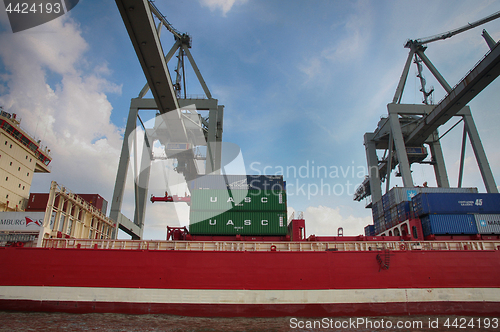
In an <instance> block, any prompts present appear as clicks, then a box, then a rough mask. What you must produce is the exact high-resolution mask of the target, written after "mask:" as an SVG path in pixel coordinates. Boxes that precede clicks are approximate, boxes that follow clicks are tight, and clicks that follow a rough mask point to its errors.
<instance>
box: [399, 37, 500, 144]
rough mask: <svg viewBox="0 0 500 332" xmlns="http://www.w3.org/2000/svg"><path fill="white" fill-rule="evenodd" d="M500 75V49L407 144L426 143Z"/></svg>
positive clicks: (461, 82) (471, 73)
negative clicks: (440, 127) (439, 128)
mask: <svg viewBox="0 0 500 332" xmlns="http://www.w3.org/2000/svg"><path fill="white" fill-rule="evenodd" d="M498 75H500V47H499V46H498V45H497V46H496V47H495V48H494V49H493V50H491V52H490V53H489V54H488V55H486V56H485V57H484V58H483V60H481V61H480V62H479V63H478V64H477V65H476V67H474V68H473V69H472V70H471V71H470V72H469V74H468V75H467V76H465V78H464V79H462V80H461V81H460V82H459V83H458V84H457V85H456V86H455V87H454V88H453V89H452V90H451V91H450V92H449V93H448V95H447V96H446V97H445V98H444V99H443V100H442V101H441V102H440V103H439V104H438V105H437V106H436V107H435V108H434V110H433V111H432V112H431V113H430V114H429V115H427V116H425V117H424V118H423V119H422V120H421V121H420V123H419V124H418V125H417V128H416V129H415V130H414V131H413V132H412V133H411V134H410V135H409V136H408V138H407V139H406V143H407V144H421V143H423V142H425V140H426V139H427V137H429V136H430V135H431V134H432V133H433V132H434V131H435V130H436V129H438V127H439V126H441V125H442V124H444V123H446V122H447V121H448V120H449V119H451V118H452V117H453V116H454V115H456V114H457V113H458V112H459V111H460V110H461V109H462V108H463V107H464V106H465V105H466V104H467V103H468V102H470V101H471V100H472V99H473V98H474V97H475V96H476V95H477V94H479V93H480V92H481V91H482V90H483V89H484V88H486V87H487V86H488V85H489V84H490V83H491V82H493V80H495V79H496V78H497V77H498Z"/></svg>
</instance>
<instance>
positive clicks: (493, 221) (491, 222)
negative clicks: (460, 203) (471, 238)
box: [474, 214, 500, 234]
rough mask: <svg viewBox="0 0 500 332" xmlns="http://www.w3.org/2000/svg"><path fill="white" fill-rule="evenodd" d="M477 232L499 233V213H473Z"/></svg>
mask: <svg viewBox="0 0 500 332" xmlns="http://www.w3.org/2000/svg"><path fill="white" fill-rule="evenodd" d="M474 218H475V219H476V226H477V230H478V232H479V234H500V214H475V215H474Z"/></svg>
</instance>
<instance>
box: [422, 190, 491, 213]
mask: <svg viewBox="0 0 500 332" xmlns="http://www.w3.org/2000/svg"><path fill="white" fill-rule="evenodd" d="M412 205H413V211H414V212H415V213H416V214H417V215H418V216H423V215H427V214H461V213H488V214H491V213H500V194H470V193H460V194H458V193H421V194H418V195H417V196H415V197H413V199H412Z"/></svg>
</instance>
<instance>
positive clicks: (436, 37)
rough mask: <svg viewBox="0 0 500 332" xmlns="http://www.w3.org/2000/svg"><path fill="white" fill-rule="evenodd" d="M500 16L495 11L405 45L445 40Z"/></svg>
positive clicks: (410, 41)
mask: <svg viewBox="0 0 500 332" xmlns="http://www.w3.org/2000/svg"><path fill="white" fill-rule="evenodd" d="M499 17H500V11H498V12H496V13H494V14H491V15H489V16H487V17H485V18H482V19H480V20H478V21H475V22H472V23H468V24H467V25H464V26H463V27H460V28H457V29H454V30H450V31H447V32H444V33H440V34H437V35H434V36H430V37H426V38H419V39H415V40H411V39H410V40H408V41H407V42H406V45H405V47H406V48H410V47H411V45H424V44H429V43H432V42H434V41H438V40H443V39H447V38H450V37H453V36H454V35H457V34H459V33H462V32H464V31H467V30H470V29H472V28H475V27H477V26H480V25H482V24H485V23H488V22H490V21H493V20H495V19H497V18H499Z"/></svg>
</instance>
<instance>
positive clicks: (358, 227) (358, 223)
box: [304, 205, 373, 236]
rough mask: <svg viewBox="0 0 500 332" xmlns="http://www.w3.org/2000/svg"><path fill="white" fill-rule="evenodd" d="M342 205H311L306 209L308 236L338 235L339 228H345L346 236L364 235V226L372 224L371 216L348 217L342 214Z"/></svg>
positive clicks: (305, 217)
mask: <svg viewBox="0 0 500 332" xmlns="http://www.w3.org/2000/svg"><path fill="white" fill-rule="evenodd" d="M340 209H341V207H337V208H331V207H327V206H321V205H320V206H317V207H315V206H309V207H308V208H307V209H306V211H304V219H305V220H306V232H307V236H309V235H312V234H315V235H320V236H321V235H335V236H336V235H337V232H338V228H339V227H342V228H343V231H344V232H343V234H344V235H346V236H355V235H360V234H361V235H364V234H362V231H363V228H364V227H365V226H366V225H368V224H372V223H373V221H372V218H371V217H364V218H359V217H354V216H352V215H349V216H347V217H345V216H343V215H342V214H341V212H340V211H341V210H340Z"/></svg>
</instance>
